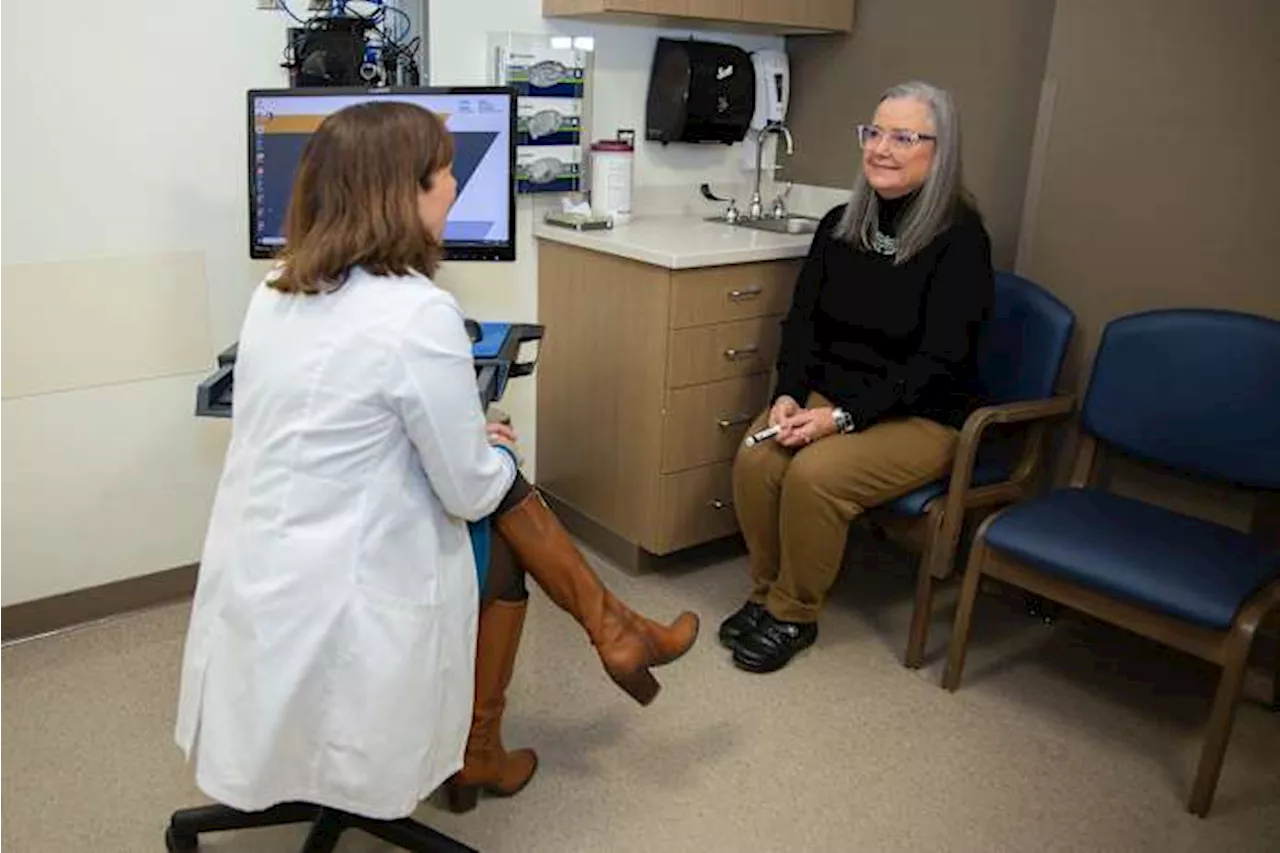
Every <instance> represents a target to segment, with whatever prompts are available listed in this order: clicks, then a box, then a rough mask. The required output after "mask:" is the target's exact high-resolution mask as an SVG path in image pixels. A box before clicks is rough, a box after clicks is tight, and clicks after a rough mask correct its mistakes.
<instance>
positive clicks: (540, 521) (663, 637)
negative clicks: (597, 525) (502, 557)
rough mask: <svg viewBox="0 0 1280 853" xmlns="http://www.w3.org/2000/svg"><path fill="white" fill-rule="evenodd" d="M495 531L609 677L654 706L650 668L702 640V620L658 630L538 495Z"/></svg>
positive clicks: (499, 520) (685, 617)
mask: <svg viewBox="0 0 1280 853" xmlns="http://www.w3.org/2000/svg"><path fill="white" fill-rule="evenodd" d="M494 527H495V529H496V530H497V531H498V534H499V535H500V536H501V537H502V538H503V540H504V541H506V543H507V544H508V545H509V546H510V547H511V550H512V552H513V553H514V554H515V555H516V559H518V560H519V561H520V566H521V568H523V569H524V570H525V572H526V573H527V574H528V575H529V576H530V577H532V578H533V579H534V580H535V581H537V582H538V586H540V587H542V588H543V589H544V590H545V591H546V593H547V595H548V596H550V598H551V600H552V601H554V602H555V603H556V604H557V605H558V606H559V607H560V608H561V609H562V610H564V611H566V612H567V613H569V615H571V616H573V618H574V619H576V620H578V623H579V624H580V625H582V627H583V628H584V629H585V630H586V632H587V636H589V637H590V638H591V642H592V643H593V644H594V645H595V647H596V651H597V653H598V654H599V655H600V661H601V663H603V664H604V668H605V671H606V672H607V673H609V677H610V678H612V679H613V680H614V682H615V683H616V684H617V685H618V686H619V687H621V688H622V689H623V690H625V691H626V692H627V693H628V694H629V695H630V696H631V697H632V698H633V699H635V700H636V701H637V702H639V703H640V704H641V705H648V704H649V703H650V702H652V701H653V699H654V697H655V696H657V695H658V690H659V689H660V686H659V684H658V681H657V679H655V678H654V677H653V675H652V673H650V672H649V668H650V667H654V666H661V665H663V664H666V663H670V662H672V661H674V660H676V659H677V658H679V657H680V656H681V655H683V654H684V653H685V652H687V651H689V649H690V647H692V646H693V642H694V640H695V639H697V636H698V617H697V616H695V615H694V614H693V613H688V612H686V613H682V614H681V615H680V617H679V618H678V619H676V621H675V622H673V623H671V624H670V625H660V624H658V623H656V622H653V621H651V620H649V619H646V618H645V617H643V616H641V615H639V614H638V613H636V612H634V611H633V610H631V608H629V607H627V606H626V605H625V604H623V603H622V602H621V601H619V600H618V599H617V598H616V597H615V596H614V595H613V593H611V592H610V591H609V590H608V589H606V588H605V586H604V584H603V583H601V581H600V578H599V577H598V576H597V575H596V573H595V571H593V570H592V568H591V566H590V565H588V564H587V561H586V559H585V558H584V557H583V556H582V552H581V551H579V550H578V548H577V546H576V545H574V544H573V540H571V539H570V538H569V534H568V533H567V532H566V531H565V529H564V527H563V526H561V524H560V520H559V519H558V518H556V516H555V514H554V513H553V512H551V510H550V509H549V508H548V507H547V505H546V504H545V503H544V502H543V500H542V496H541V495H539V494H538V492H537V490H536V489H535V490H532V491H530V492H529V494H528V495H526V496H525V497H524V499H523V500H521V501H520V502H519V503H518V504H516V505H515V506H514V507H512V508H511V509H510V510H508V511H506V512H504V513H502V514H501V515H499V516H497V517H496V518H495V519H494Z"/></svg>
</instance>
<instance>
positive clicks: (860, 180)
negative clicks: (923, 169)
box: [833, 81, 968, 264]
mask: <svg viewBox="0 0 1280 853" xmlns="http://www.w3.org/2000/svg"><path fill="white" fill-rule="evenodd" d="M892 98H911V99H912V100H916V101H920V102H921V103H923V104H925V105H926V106H928V107H929V111H930V113H931V114H932V116H933V125H934V132H935V133H936V135H937V137H938V138H937V140H936V141H935V142H934V143H933V144H934V146H935V148H934V156H933V165H932V166H931V167H930V168H929V174H928V175H926V176H925V179H924V185H923V186H922V187H921V188H920V194H919V195H918V196H917V197H916V198H915V199H914V200H913V201H912V202H911V205H910V207H909V208H908V209H907V211H906V213H905V215H904V216H903V218H902V222H901V225H900V226H899V227H898V233H897V252H896V253H895V255H894V259H893V262H894V263H895V264H902V263H905V262H906V261H907V260H909V259H910V258H911V257H912V256H913V255H915V254H916V253H917V252H919V251H920V250H921V249H923V248H924V247H925V246H927V245H929V242H930V241H931V240H933V238H934V237H936V236H938V235H939V234H940V233H942V231H943V230H945V229H946V227H947V225H948V224H949V223H950V220H951V216H952V213H953V212H954V210H955V206H956V204H957V203H958V202H959V201H960V200H961V199H967V198H968V194H967V193H966V192H965V189H964V182H963V178H962V176H961V170H960V119H959V116H958V114H957V113H956V106H955V102H954V101H953V100H952V99H951V94H950V93H949V92H947V91H946V90H944V89H939V88H938V87H937V86H934V85H931V84H929V83H922V82H920V81H912V82H910V83H900V84H898V85H897V86H890V87H889V88H888V89H886V90H885V91H884V93H883V94H882V95H881V96H880V100H879V101H877V102H876V103H882V102H884V101H887V100H890V99H892ZM879 216H880V200H879V197H878V196H877V195H876V191H875V190H873V189H872V188H871V185H870V184H868V183H867V176H866V175H865V174H864V173H863V170H862V169H861V168H859V169H858V177H857V179H856V180H854V182H853V192H852V193H851V194H850V196H849V204H848V207H847V208H846V209H845V212H844V217H843V218H842V219H841V220H840V223H839V224H838V225H837V226H836V228H835V231H834V232H833V234H834V236H835V237H837V238H838V239H841V240H844V241H845V242H848V243H852V244H854V245H855V246H858V247H859V248H861V249H865V250H870V249H871V248H872V246H873V243H874V240H875V236H876V228H877V225H878V224H879Z"/></svg>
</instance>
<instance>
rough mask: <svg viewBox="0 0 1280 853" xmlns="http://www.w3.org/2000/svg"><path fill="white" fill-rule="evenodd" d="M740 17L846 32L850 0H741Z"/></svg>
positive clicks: (850, 24) (850, 26) (849, 23)
mask: <svg viewBox="0 0 1280 853" xmlns="http://www.w3.org/2000/svg"><path fill="white" fill-rule="evenodd" d="M741 3H742V10H741V14H742V19H743V20H746V21H753V22H758V23H764V24H779V25H782V26H787V27H812V28H814V29H819V30H834V31H838V32H848V31H849V30H852V29H853V2H852V0H741Z"/></svg>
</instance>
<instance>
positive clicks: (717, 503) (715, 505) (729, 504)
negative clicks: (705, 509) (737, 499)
mask: <svg viewBox="0 0 1280 853" xmlns="http://www.w3.org/2000/svg"><path fill="white" fill-rule="evenodd" d="M707 506H709V507H711V508H712V509H733V501H722V500H720V499H719V498H712V499H711V500H710V501H708V502H707Z"/></svg>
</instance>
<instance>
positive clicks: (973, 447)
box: [941, 394, 1076, 551]
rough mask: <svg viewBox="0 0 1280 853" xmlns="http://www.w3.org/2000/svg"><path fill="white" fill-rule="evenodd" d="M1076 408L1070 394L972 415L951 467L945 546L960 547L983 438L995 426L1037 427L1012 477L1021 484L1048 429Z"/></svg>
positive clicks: (943, 535) (988, 409) (1027, 401)
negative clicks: (1017, 425) (1051, 422)
mask: <svg viewBox="0 0 1280 853" xmlns="http://www.w3.org/2000/svg"><path fill="white" fill-rule="evenodd" d="M1075 406H1076V398H1075V397H1074V396H1073V395H1071V394H1064V395H1060V396H1057V397H1050V398H1048V399H1046V400H1022V401H1018V402H1016V403H1004V404H1002V405H998V406H983V407H982V408H980V409H977V410H976V411H974V412H973V414H971V415H969V417H968V418H967V419H966V420H965V422H964V427H963V428H962V429H961V430H960V439H959V442H958V444H957V446H956V457H955V461H954V462H953V463H952V465H951V481H950V483H949V484H948V487H947V497H946V504H945V506H944V507H943V519H942V525H943V526H942V530H941V533H942V537H941V538H942V541H943V542H944V543H950V545H951V548H952V550H953V551H954V548H955V547H956V545H957V544H958V543H959V540H960V528H961V525H962V524H963V523H964V514H965V497H966V495H967V494H968V492H969V486H970V485H971V484H972V482H973V469H974V466H975V465H976V464H977V461H978V449H979V447H980V446H981V444H982V437H983V434H984V433H986V431H987V430H988V429H990V428H991V427H992V426H993V425H995V424H1017V423H1028V424H1033V425H1034V431H1033V433H1032V435H1031V436H1030V437H1029V438H1028V441H1027V444H1028V447H1027V448H1026V450H1025V451H1024V452H1023V454H1022V458H1021V459H1020V460H1019V461H1018V465H1017V468H1016V469H1015V470H1014V472H1013V476H1012V477H1011V480H1012V481H1014V482H1021V481H1023V480H1025V479H1027V478H1028V477H1030V476H1031V474H1032V473H1033V472H1034V470H1035V467H1036V464H1037V463H1038V461H1039V456H1040V447H1041V445H1042V444H1043V434H1044V429H1045V426H1046V425H1047V424H1048V422H1050V421H1052V420H1056V419H1060V418H1064V417H1066V416H1068V415H1070V414H1071V413H1072V412H1073V411H1074V410H1075Z"/></svg>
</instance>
